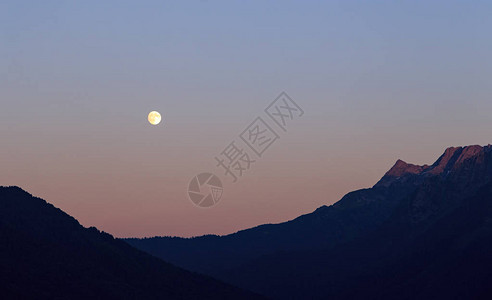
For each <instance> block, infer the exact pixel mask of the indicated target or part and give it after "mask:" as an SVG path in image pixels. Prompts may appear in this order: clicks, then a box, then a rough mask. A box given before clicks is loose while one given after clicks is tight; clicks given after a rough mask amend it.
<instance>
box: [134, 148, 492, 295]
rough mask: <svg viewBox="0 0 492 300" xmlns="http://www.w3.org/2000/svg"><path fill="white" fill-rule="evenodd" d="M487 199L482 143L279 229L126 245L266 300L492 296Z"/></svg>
mask: <svg viewBox="0 0 492 300" xmlns="http://www.w3.org/2000/svg"><path fill="white" fill-rule="evenodd" d="M491 203H492V146H490V145H488V146H485V147H481V146H468V147H453V148H448V149H447V150H446V151H445V152H444V154H443V155H442V156H441V157H440V158H439V159H438V160H437V161H436V162H435V163H434V164H433V165H431V166H427V165H424V166H417V165H411V164H407V163H405V162H403V161H401V160H399V161H397V162H396V164H395V165H394V166H393V167H392V168H391V169H390V170H389V171H388V172H387V173H386V174H385V175H384V176H383V178H382V179H381V180H380V181H379V182H378V183H377V184H376V185H374V187H372V188H370V189H363V190H359V191H355V192H352V193H349V194H347V195H346V196H344V197H343V198H342V199H341V200H340V201H338V202H337V203H335V204H334V205H331V206H323V207H320V208H318V209H317V210H316V211H314V212H313V213H311V214H307V215H304V216H301V217H299V218H296V219H294V220H292V221H289V222H286V223H281V224H275V225H262V226H258V227H255V228H252V229H249V230H244V231H240V232H238V233H235V234H232V235H228V236H223V237H217V236H204V237H198V238H191V239H180V238H151V239H142V240H137V239H130V240H127V241H128V242H129V243H131V244H132V245H135V246H136V247H138V248H140V249H142V250H145V251H148V252H150V253H153V254H154V255H156V256H159V257H165V258H166V259H168V260H170V261H172V262H174V263H176V264H177V265H180V266H183V267H185V268H188V269H192V270H200V271H201V272H204V273H207V274H211V275H214V276H217V277H218V278H222V279H224V280H227V281H229V282H232V283H235V284H237V285H240V286H242V287H245V288H250V289H252V290H255V291H258V292H260V293H263V294H265V295H268V296H271V297H276V298H300V297H307V298H327V297H332V298H335V299H343V298H347V299H350V298H366V299H367V298H370V299H371V298H388V299H389V298H393V299H394V298H395V297H396V298H409V299H416V298H432V297H433V296H436V295H437V296H442V297H438V298H443V297H444V296H448V299H455V298H457V297H458V295H461V296H463V297H461V299H463V298H465V299H466V298H468V299H470V298H476V297H482V296H484V295H485V296H490V295H492V294H491V293H490V291H491V290H490V288H488V286H491V285H492V280H491V279H492V275H491V274H492V271H491V270H492V260H491V258H490V257H491V256H490V255H486V254H488V253H492V222H491V220H492V210H491ZM488 251H490V252H488ZM480 260H481V263H479V261H480ZM450 268H451V269H450ZM452 268H456V273H454V272H453V270H452ZM474 276H475V277H474ZM427 282H434V283H435V284H434V285H432V286H429V285H428V283H427ZM451 282H453V284H450V283H451Z"/></svg>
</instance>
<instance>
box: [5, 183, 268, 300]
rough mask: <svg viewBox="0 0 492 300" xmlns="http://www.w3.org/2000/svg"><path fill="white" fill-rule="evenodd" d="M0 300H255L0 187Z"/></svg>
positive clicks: (17, 191) (15, 189)
mask: <svg viewBox="0 0 492 300" xmlns="http://www.w3.org/2000/svg"><path fill="white" fill-rule="evenodd" d="M0 298H1V299H251V298H259V296H256V295H255V294H253V293H249V292H246V291H243V290H241V289H239V288H235V287H232V286H230V285H228V284H225V283H222V282H219V281H217V280H215V279H212V278H210V277H207V276H203V275H199V274H195V273H192V272H189V271H185V270H183V269H180V268H178V267H175V266H173V265H171V264H169V263H165V262H163V261H162V260H160V259H158V258H156V257H153V256H151V255H149V254H146V253H144V252H142V251H140V250H137V249H135V248H133V247H131V246H130V245H128V244H127V243H125V242H124V241H121V240H118V239H115V238H113V237H112V236H111V235H109V234H107V233H104V232H100V231H99V230H97V229H96V228H94V227H91V228H84V227H83V226H81V225H80V224H79V223H78V222H77V220H75V219H74V218H73V217H71V216H69V215H67V214H66V213H64V212H63V211H61V210H60V209H58V208H55V207H54V206H53V205H51V204H48V203H46V202H45V201H44V200H42V199H39V198H35V197H33V196H31V195H30V194H28V193H27V192H25V191H23V190H22V189H20V188H18V187H0Z"/></svg>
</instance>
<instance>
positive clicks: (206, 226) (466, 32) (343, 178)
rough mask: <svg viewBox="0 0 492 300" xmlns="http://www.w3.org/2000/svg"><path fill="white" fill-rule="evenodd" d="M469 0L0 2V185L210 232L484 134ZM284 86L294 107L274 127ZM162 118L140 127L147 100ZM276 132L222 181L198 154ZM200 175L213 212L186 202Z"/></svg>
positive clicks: (487, 88) (483, 92) (131, 222)
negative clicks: (217, 187)
mask: <svg viewBox="0 0 492 300" xmlns="http://www.w3.org/2000/svg"><path fill="white" fill-rule="evenodd" d="M490 15H492V3H491V2H486V1H211V0H209V1H31V2H29V1H27V2H21V1H10V0H6V1H2V2H0V140H1V141H2V142H1V145H2V146H1V147H0V185H17V186H20V187H22V188H24V189H25V190H27V191H29V192H30V193H32V194H33V195H35V196H38V197H41V198H43V199H45V200H47V201H48V202H50V203H52V204H54V205H55V206H57V207H59V208H61V209H62V210H64V211H65V212H67V213H68V214H70V215H72V216H74V217H75V218H76V219H78V220H79V222H80V223H81V224H82V225H84V226H96V227H97V228H99V229H100V230H104V231H106V232H109V233H111V234H113V235H115V236H117V237H148V236H156V235H158V236H164V235H166V236H185V237H189V236H197V235H202V234H228V233H232V232H235V231H238V230H241V229H245V228H249V227H253V226H257V225H260V224H264V223H278V222H282V221H287V220H290V219H293V218H295V217H297V216H299V215H302V214H306V213H309V212H312V211H313V210H315V209H316V208H318V207H319V206H322V205H330V204H332V203H334V202H336V201H338V200H339V199H340V198H341V197H342V196H343V195H344V194H346V193H348V192H350V191H353V190H356V189H361V188H368V187H371V186H372V185H374V184H375V183H376V182H377V181H378V180H379V179H380V178H381V177H382V176H383V175H384V173H385V172H386V171H387V170H388V169H389V168H390V167H391V166H392V165H393V164H394V163H395V161H396V160H397V159H403V160H404V161H407V162H409V163H416V164H431V163H433V162H434V161H435V160H436V159H437V158H438V157H439V156H440V155H441V154H442V153H443V152H444V150H445V149H446V148H447V147H449V146H462V145H471V144H480V145H486V144H489V143H491V141H492V126H491V123H492V114H491V112H492V101H491V96H492V84H491V79H492V59H491V56H490V53H492V39H491V38H490V28H492V19H491V18H490ZM282 92H286V93H287V94H288V95H289V96H290V98H291V99H293V100H294V101H295V102H296V103H297V104H298V105H299V107H301V108H302V110H303V111H304V114H303V115H302V117H298V118H297V117H296V118H294V119H293V120H289V124H288V129H287V131H286V132H285V131H283V130H281V129H280V128H279V127H276V124H275V123H272V120H271V119H269V117H268V116H267V115H266V114H265V112H264V109H265V108H266V107H267V106H268V105H269V104H270V103H271V102H272V101H274V100H275V99H276V98H277V96H278V95H279V94H280V93H282ZM153 110H156V111H159V112H160V113H161V115H162V117H163V121H162V122H161V123H160V124H159V125H157V126H152V125H150V124H149V123H148V121H147V114H148V113H149V112H150V111H153ZM257 117H260V118H262V119H263V120H264V121H265V122H269V123H268V124H270V126H271V127H272V130H273V131H275V132H276V133H277V134H278V135H279V137H280V138H279V139H278V140H276V141H275V143H273V144H272V145H271V146H270V147H269V148H268V150H267V151H265V152H264V154H263V155H262V156H261V157H259V158H258V157H254V156H253V154H254V153H250V154H252V155H251V157H252V158H255V159H256V161H255V162H254V163H253V164H252V165H251V166H250V169H249V170H246V171H245V172H244V173H243V176H241V177H240V178H238V180H237V182H235V183H234V182H232V178H231V176H228V175H227V174H224V173H225V172H224V169H220V168H219V167H217V166H216V164H217V162H216V160H215V157H217V156H219V155H220V154H221V153H222V151H223V150H224V149H225V148H226V147H227V146H228V145H229V144H230V143H231V142H232V141H238V142H237V144H238V145H240V146H243V147H242V148H243V150H244V151H250V150H249V149H248V148H247V146H245V145H243V144H241V143H240V142H241V140H240V138H239V135H240V134H241V133H242V132H243V131H244V130H245V129H246V128H247V127H248V125H250V124H251V122H252V121H253V120H255V119H256V118H257ZM202 172H211V173H214V174H216V175H217V176H218V177H219V178H220V179H221V181H222V184H223V186H224V192H223V196H222V198H221V199H220V201H219V202H218V203H217V204H216V205H215V206H213V207H210V208H201V207H197V206H196V205H194V204H193V203H192V202H191V201H190V199H189V198H188V194H187V188H188V184H189V182H190V180H191V179H192V178H193V177H194V176H195V175H197V174H198V173H202Z"/></svg>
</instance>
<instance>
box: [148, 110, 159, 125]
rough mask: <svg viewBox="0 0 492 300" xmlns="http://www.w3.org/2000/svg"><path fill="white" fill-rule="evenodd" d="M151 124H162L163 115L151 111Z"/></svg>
mask: <svg viewBox="0 0 492 300" xmlns="http://www.w3.org/2000/svg"><path fill="white" fill-rule="evenodd" d="M148 119H149V123H150V124H152V125H157V124H159V123H160V122H161V114H160V113H159V112H157V111H155V110H154V111H151V112H150V113H149V117H148Z"/></svg>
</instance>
